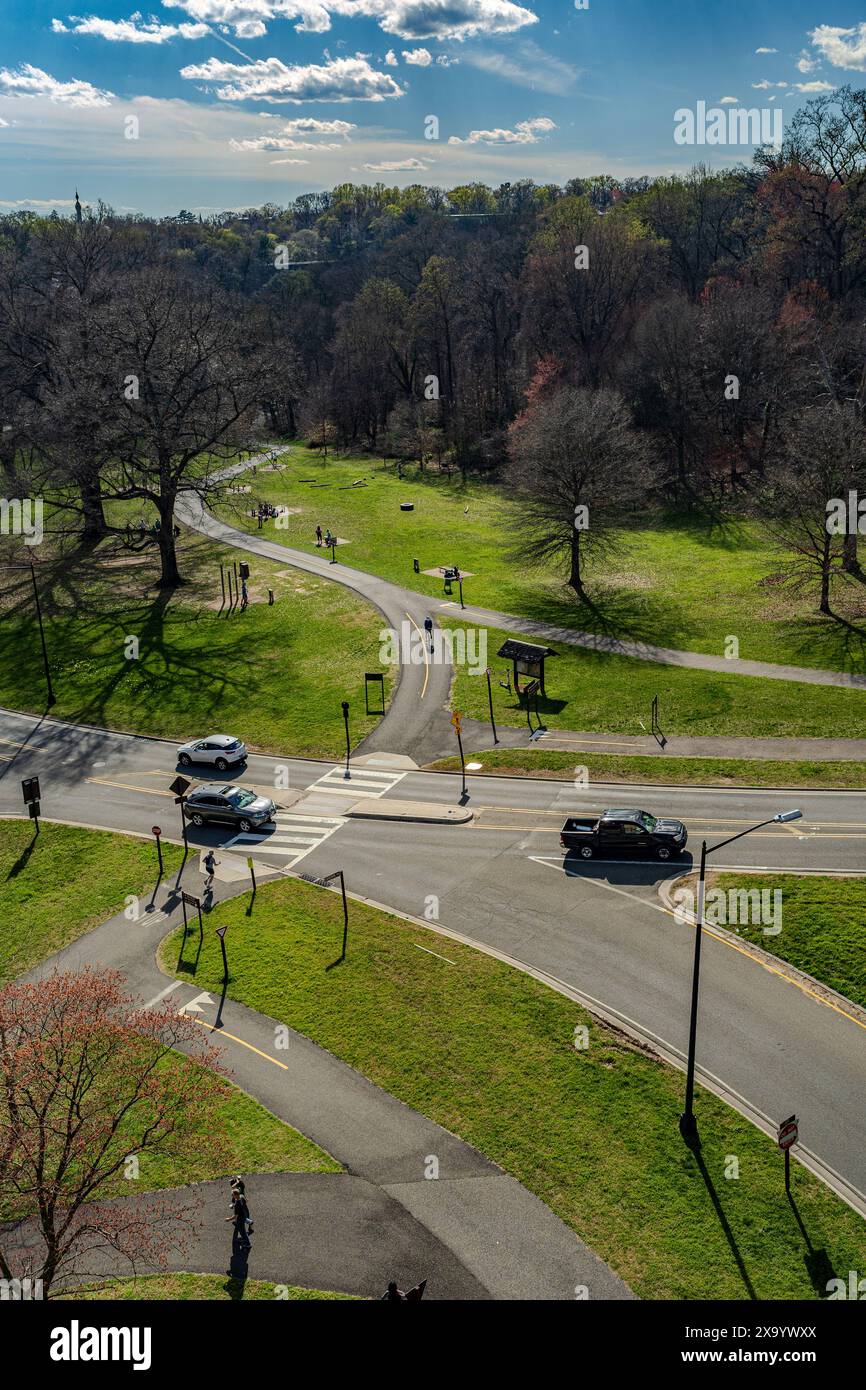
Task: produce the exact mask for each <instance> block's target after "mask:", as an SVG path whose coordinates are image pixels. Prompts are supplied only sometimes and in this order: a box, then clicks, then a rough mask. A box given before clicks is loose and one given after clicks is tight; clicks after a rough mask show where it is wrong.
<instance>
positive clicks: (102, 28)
mask: <svg viewBox="0 0 866 1390" xmlns="http://www.w3.org/2000/svg"><path fill="white" fill-rule="evenodd" d="M68 19H69V23H70V25H71V26H72V27H71V28H67V26H66V25H65V24H64V23H63V22H62V20H59V19H52V21H51V28H52V30H53V31H54V33H55V34H88V35H92V36H93V37H94V38H99V39H108V41H109V42H110V43H169V42H170V41H171V40H172V39H178V38H180V39H203V38H205V37H206V36H207V35H208V34H209V33H210V32H211V31H210V29H209V28H208V26H207V25H206V24H160V23H158V22H157V20H155V19H151V20H148V21H147V23H145V22H144V21H142V20H141V16H140V15H132V16H131V18H129V19H97V18H96V17H95V16H94V15H90V16H89V17H88V18H87V19H79V18H78V16H77V15H74V14H72V15H69V16H68Z"/></svg>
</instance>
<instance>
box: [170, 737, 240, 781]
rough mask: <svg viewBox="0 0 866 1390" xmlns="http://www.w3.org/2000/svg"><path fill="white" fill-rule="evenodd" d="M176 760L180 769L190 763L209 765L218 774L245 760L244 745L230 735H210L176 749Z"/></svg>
mask: <svg viewBox="0 0 866 1390" xmlns="http://www.w3.org/2000/svg"><path fill="white" fill-rule="evenodd" d="M177 760H178V762H179V763H180V765H181V767H189V766H190V764H191V763H210V764H211V766H212V767H215V768H216V769H217V771H219V772H225V771H226V770H227V769H228V768H230V767H235V766H237V764H238V763H245V762H246V760H247V750H246V744H243V743H241V741H240V739H239V738H233V737H232V736H231V734H210V735H208V737H207V738H202V739H196V740H194V741H193V742H192V743H185V744H184V745H183V747H182V748H179V749H178V754H177Z"/></svg>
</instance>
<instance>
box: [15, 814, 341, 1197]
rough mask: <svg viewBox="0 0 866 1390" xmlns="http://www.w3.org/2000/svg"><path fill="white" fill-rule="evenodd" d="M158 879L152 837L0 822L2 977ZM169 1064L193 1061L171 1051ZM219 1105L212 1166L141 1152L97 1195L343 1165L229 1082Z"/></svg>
mask: <svg viewBox="0 0 866 1390" xmlns="http://www.w3.org/2000/svg"><path fill="white" fill-rule="evenodd" d="M163 856H164V860H165V866H166V872H167V873H168V872H171V871H172V870H173V869H175V868H176V867H177V865H178V864H179V863H180V850H179V849H177V848H175V847H174V846H172V845H165V846H164V848H163ZM155 880H156V855H155V852H154V849H153V846H152V845H151V844H148V843H145V842H144V841H141V840H136V839H133V838H132V837H131V836H127V835H111V834H108V833H106V832H102V831H97V830H79V829H76V828H73V827H72V826H65V825H49V824H45V823H43V825H42V827H41V829H40V832H39V835H38V836H35V837H34V835H33V829H32V826H31V823H30V822H29V821H0V922H2V923H3V930H2V933H0V964H2V978H0V983H3V982H4V981H6V980H8V979H10V978H11V977H12V976H13V975H17V974H18V973H19V972H23V971H24V970H27V969H29V968H30V967H31V966H33V965H36V964H37V963H38V962H39V961H41V960H44V959H45V958H46V957H47V956H50V955H51V954H53V953H54V952H55V951H58V950H60V949H61V947H63V946H66V945H68V944H69V943H70V942H71V941H75V940H76V939H77V938H78V937H79V936H82V935H83V934H84V932H86V931H89V930H90V928H91V927H95V926H97V925H98V924H99V923H100V922H102V921H103V920H105V919H106V918H108V917H111V916H113V915H114V913H116V912H117V911H119V910H120V909H121V908H122V907H123V905H124V901H125V899H126V898H127V896H128V895H130V894H134V895H135V896H136V897H139V898H140V899H141V901H142V905H144V903H145V901H146V895H147V894H149V893H150V891H151V890H152V888H153V885H154V882H155ZM131 929H132V930H134V929H135V928H134V926H132V928H131ZM166 1065H170V1066H175V1067H178V1068H182V1067H188V1066H192V1065H194V1063H192V1062H190V1061H189V1060H188V1059H187V1058H185V1057H181V1056H176V1057H175V1056H172V1057H170V1058H169V1059H168V1060H167V1062H166ZM217 1114H218V1119H219V1126H218V1128H219V1133H220V1136H221V1139H222V1144H223V1152H222V1161H221V1163H220V1165H219V1167H218V1169H217V1170H216V1171H214V1169H213V1168H212V1167H211V1166H210V1165H209V1163H208V1162H207V1161H204V1160H202V1161H197V1162H196V1163H193V1164H185V1165H181V1164H179V1163H178V1161H177V1160H176V1159H174V1158H171V1157H169V1156H167V1155H166V1156H162V1155H160V1156H157V1155H153V1154H147V1155H143V1156H142V1158H141V1162H140V1174H139V1177H138V1178H137V1179H134V1180H132V1179H127V1178H125V1177H123V1176H118V1178H117V1179H116V1181H115V1182H114V1183H113V1184H112V1185H111V1187H110V1188H106V1189H103V1190H102V1191H101V1192H100V1194H99V1195H100V1196H101V1197H106V1196H128V1195H129V1194H130V1192H132V1191H134V1192H149V1191H153V1190H154V1189H156V1188H164V1187H177V1186H180V1185H182V1184H183V1183H188V1182H204V1181H206V1180H208V1179H211V1178H217V1177H221V1176H223V1175H224V1174H226V1173H235V1172H304V1173H321V1172H339V1171H340V1165H339V1164H338V1163H336V1162H335V1161H334V1160H333V1159H332V1158H331V1157H330V1156H329V1155H328V1154H326V1153H324V1152H323V1151H322V1150H321V1149H319V1148H318V1146H317V1145H316V1144H313V1143H312V1142H311V1141H310V1140H308V1139H306V1138H305V1137H304V1136H303V1135H301V1134H299V1133H298V1132H297V1131H296V1130H294V1129H292V1128H291V1127H290V1126H289V1125H286V1124H284V1123H283V1122H282V1120H279V1119H277V1117H276V1116H275V1115H272V1114H271V1113H270V1112H269V1111H267V1110H265V1109H264V1107H263V1106H261V1105H259V1104H258V1102H257V1101H255V1100H253V1099H252V1098H251V1097H250V1096H248V1095H246V1094H245V1093H244V1092H243V1091H241V1090H239V1089H238V1087H236V1086H233V1085H231V1084H230V1083H226V1095H225V1097H224V1099H223V1100H221V1101H220V1102H219V1106H218V1111H217ZM7 1214H8V1213H7Z"/></svg>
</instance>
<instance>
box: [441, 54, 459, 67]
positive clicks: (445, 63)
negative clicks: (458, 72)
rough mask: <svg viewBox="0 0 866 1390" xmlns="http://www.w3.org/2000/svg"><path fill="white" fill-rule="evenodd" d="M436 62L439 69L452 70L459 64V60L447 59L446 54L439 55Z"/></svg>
mask: <svg viewBox="0 0 866 1390" xmlns="http://www.w3.org/2000/svg"><path fill="white" fill-rule="evenodd" d="M436 62H437V64H438V66H439V67H440V68H453V67H455V66H456V64H457V63H459V62H460V59H459V58H449V56H448V54H447V53H440V54H439V57H438V58H437V59H436Z"/></svg>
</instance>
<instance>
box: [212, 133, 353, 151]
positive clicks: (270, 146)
mask: <svg viewBox="0 0 866 1390" xmlns="http://www.w3.org/2000/svg"><path fill="white" fill-rule="evenodd" d="M229 144H230V146H231V148H232V149H233V150H238V151H240V152H243V151H246V150H252V151H256V152H263V153H266V154H277V153H278V151H280V150H340V149H342V148H343V142H342V141H341V140H330V141H322V143H321V144H319V145H316V144H314V143H313V142H312V141H311V140H293V139H292V137H291V136H290V135H259V136H257V137H256V138H255V139H253V140H229Z"/></svg>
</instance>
